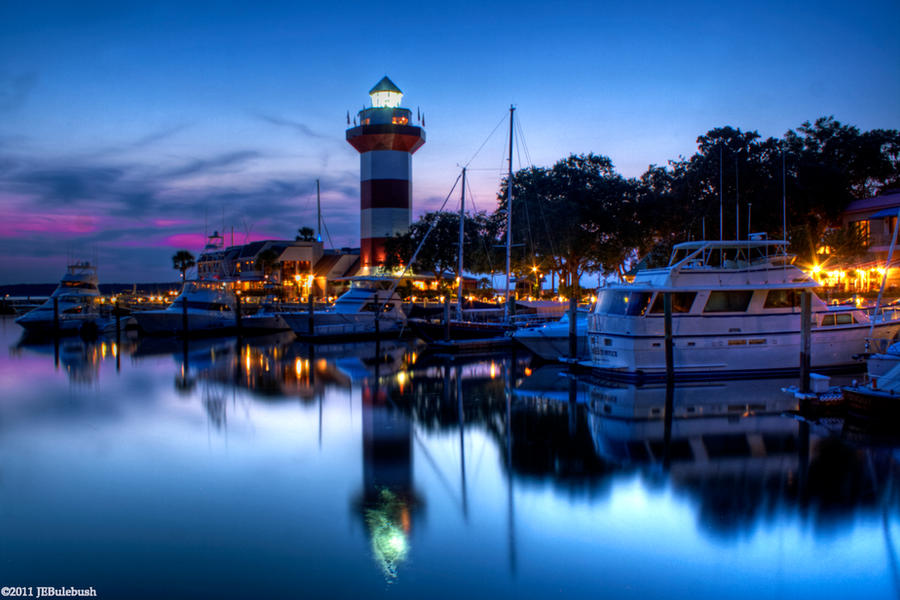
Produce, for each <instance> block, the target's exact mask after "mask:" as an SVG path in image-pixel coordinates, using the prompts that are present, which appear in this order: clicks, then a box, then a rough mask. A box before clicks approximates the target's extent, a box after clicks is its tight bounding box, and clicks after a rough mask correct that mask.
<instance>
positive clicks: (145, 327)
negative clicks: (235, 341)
mask: <svg viewBox="0 0 900 600" xmlns="http://www.w3.org/2000/svg"><path fill="white" fill-rule="evenodd" d="M185 304H186V305H187V320H188V332H189V333H212V332H217V331H221V332H223V333H224V332H225V331H227V330H231V329H234V327H235V326H236V325H237V320H236V318H235V312H234V306H233V298H232V296H231V294H230V293H229V292H228V290H227V287H226V285H225V284H224V283H222V282H220V281H204V280H198V281H188V282H186V283H185V284H184V287H183V288H182V289H181V293H180V294H179V295H178V297H176V298H175V301H174V302H172V304H170V305H169V306H168V307H166V308H164V309H162V310H145V311H140V312H135V313H133V314H132V316H133V317H134V318H135V319H136V320H137V323H138V327H140V329H141V330H142V331H143V332H144V333H147V334H150V335H161V334H162V335H164V334H173V333H182V332H183V330H184V325H183V322H184V309H185Z"/></svg>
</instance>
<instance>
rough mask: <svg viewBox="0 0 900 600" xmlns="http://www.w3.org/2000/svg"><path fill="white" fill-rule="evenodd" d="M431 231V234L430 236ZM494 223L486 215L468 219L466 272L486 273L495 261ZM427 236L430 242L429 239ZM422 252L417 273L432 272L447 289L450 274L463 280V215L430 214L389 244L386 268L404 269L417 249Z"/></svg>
mask: <svg viewBox="0 0 900 600" xmlns="http://www.w3.org/2000/svg"><path fill="white" fill-rule="evenodd" d="M429 230H430V233H428V232H429ZM490 231H491V223H490V221H489V219H488V218H487V217H486V216H485V215H484V214H483V213H477V214H469V215H466V219H465V223H464V226H463V259H464V263H465V264H464V265H463V268H464V270H467V271H469V272H476V273H484V272H486V271H485V269H486V268H488V267H487V265H489V264H490V262H491V259H490V257H489V256H488V253H489V252H490V249H489V246H490V244H491V241H490V240H488V241H487V243H485V237H486V236H490V235H491V233H490ZM426 234H427V236H428V237H427V238H426V237H425V236H426ZM423 240H425V243H424V244H423V245H422V249H421V250H420V251H419V254H418V256H417V257H416V262H415V264H414V265H413V267H412V268H413V270H414V271H415V272H419V273H422V272H432V273H434V277H435V279H437V282H438V287H447V286H445V283H444V280H445V275H446V274H447V273H452V274H453V275H454V277H456V278H461V277H462V273H460V272H459V250H458V248H459V215H458V214H457V213H448V212H430V213H427V214H425V215H423V216H422V218H420V219H419V220H418V221H416V222H415V223H413V224H412V225H410V227H409V231H408V232H407V233H405V234H398V235H395V236H394V237H392V238H388V239H387V240H385V244H384V249H385V267H386V268H388V269H397V268H402V267H403V266H404V265H406V264H407V263H408V262H409V261H410V260H411V259H412V256H413V254H414V253H415V251H416V249H417V248H418V247H419V245H420V244H422V241H423Z"/></svg>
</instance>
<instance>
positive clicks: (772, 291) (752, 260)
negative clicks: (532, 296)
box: [588, 239, 900, 380]
mask: <svg viewBox="0 0 900 600" xmlns="http://www.w3.org/2000/svg"><path fill="white" fill-rule="evenodd" d="M786 247H787V244H786V242H783V241H770V240H764V239H753V240H750V241H722V242H709V241H700V242H686V243H683V244H678V245H676V246H675V248H674V251H673V253H672V258H671V259H670V261H669V265H668V266H667V267H665V268H659V269H647V270H642V271H639V272H638V273H637V274H636V275H635V277H634V281H633V282H632V283H630V284H620V285H614V286H610V287H608V288H606V289H604V290H601V291H600V293H599V294H598V300H597V304H596V306H595V308H594V311H593V313H592V314H591V315H590V316H589V318H588V341H589V345H590V355H591V360H590V363H589V364H590V365H591V366H592V367H593V368H594V371H595V372H596V373H597V374H598V375H600V376H606V377H611V378H615V379H626V380H630V379H641V378H650V379H653V378H660V377H664V376H665V368H666V364H665V333H664V315H663V302H664V300H663V298H664V292H670V293H671V298H672V332H673V342H674V347H673V355H674V370H675V376H676V377H678V378H681V379H717V378H727V377H747V376H752V375H759V376H772V375H776V374H784V375H787V374H792V373H794V372H796V371H797V370H798V368H799V362H800V348H801V340H800V336H801V331H800V329H801V328H800V298H801V293H802V292H803V291H805V290H810V291H811V290H812V289H813V288H815V287H817V283H816V282H815V280H813V279H812V278H811V277H810V276H809V275H807V274H806V273H804V272H803V271H802V270H800V269H799V268H798V267H797V266H795V265H794V264H793V259H794V257H793V256H790V255H788V254H787V253H786ZM811 315H812V333H811V368H812V369H814V370H819V371H827V370H833V369H836V368H839V367H847V366H851V365H853V364H854V360H853V356H854V355H855V354H860V353H862V352H864V351H865V349H866V341H867V338H868V337H869V335H870V330H871V333H872V338H882V339H893V338H894V336H895V335H896V334H897V332H898V331H900V320H896V319H890V320H889V319H888V318H887V317H886V316H885V315H880V316H874V317H873V318H874V320H875V322H874V323H872V322H871V321H870V317H869V315H868V314H867V313H866V311H864V310H859V309H855V308H835V309H829V307H828V306H827V305H826V304H825V303H824V302H823V301H822V300H821V299H819V298H818V297H817V296H816V295H815V294H814V293H813V294H812V298H811ZM891 316H893V314H891ZM856 364H858V363H856Z"/></svg>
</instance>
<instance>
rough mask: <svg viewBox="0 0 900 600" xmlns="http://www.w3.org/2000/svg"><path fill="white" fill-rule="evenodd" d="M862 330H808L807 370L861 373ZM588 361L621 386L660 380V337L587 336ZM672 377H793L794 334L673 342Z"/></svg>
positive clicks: (887, 333) (796, 362)
mask: <svg viewBox="0 0 900 600" xmlns="http://www.w3.org/2000/svg"><path fill="white" fill-rule="evenodd" d="M898 332H900V322H889V323H881V324H877V325H876V326H875V332H874V333H875V335H876V336H878V337H889V338H893V337H894V336H895V335H897V333H898ZM868 334H869V326H868V325H862V324H861V325H857V326H848V327H835V328H831V329H817V330H813V332H812V335H811V359H810V366H811V369H813V370H815V371H822V372H849V371H854V370H862V368H863V366H864V363H862V362H860V361H858V360H855V359H854V355H857V354H861V353H863V352H864V351H865V346H866V338H867V337H868ZM589 343H590V352H591V361H590V362H589V363H588V364H589V365H590V367H591V368H592V369H593V370H594V372H595V373H596V374H598V375H600V376H603V377H607V378H611V379H616V380H625V381H634V380H654V379H663V378H665V376H666V363H665V360H666V359H665V337H664V336H662V335H641V336H634V335H622V334H612V333H598V332H592V333H591V334H589ZM673 367H674V375H675V378H676V379H679V380H715V379H723V378H728V379H734V378H748V377H767V376H781V375H793V374H796V373H798V372H799V370H800V333H799V331H781V332H771V331H770V332H768V333H767V332H762V331H759V332H754V333H740V332H734V333H731V334H726V333H718V334H715V333H710V334H699V333H697V334H694V335H675V336H674V337H673Z"/></svg>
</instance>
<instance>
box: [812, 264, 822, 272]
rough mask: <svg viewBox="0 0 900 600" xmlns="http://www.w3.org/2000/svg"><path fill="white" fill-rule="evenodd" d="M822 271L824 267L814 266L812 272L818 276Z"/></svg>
mask: <svg viewBox="0 0 900 600" xmlns="http://www.w3.org/2000/svg"><path fill="white" fill-rule="evenodd" d="M821 270H822V265H813V268H812V272H813V273H815V274H818V273H819V272H820V271H821Z"/></svg>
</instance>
